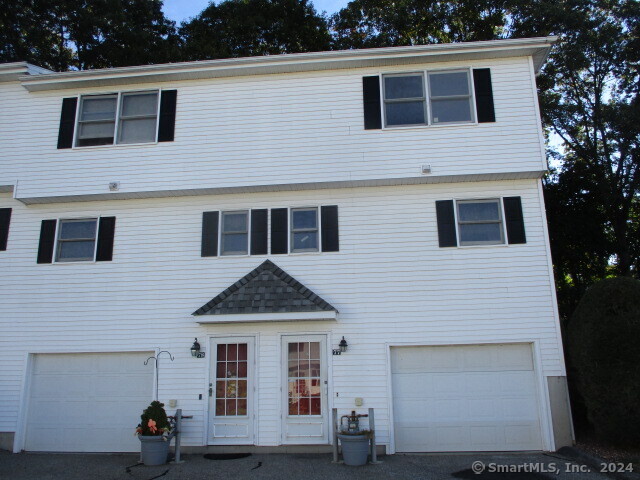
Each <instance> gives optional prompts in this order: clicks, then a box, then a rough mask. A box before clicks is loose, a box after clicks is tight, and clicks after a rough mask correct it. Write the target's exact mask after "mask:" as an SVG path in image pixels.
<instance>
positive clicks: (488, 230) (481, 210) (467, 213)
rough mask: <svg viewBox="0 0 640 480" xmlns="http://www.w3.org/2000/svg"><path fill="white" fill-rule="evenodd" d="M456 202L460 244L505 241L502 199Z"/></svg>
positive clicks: (488, 243)
mask: <svg viewBox="0 0 640 480" xmlns="http://www.w3.org/2000/svg"><path fill="white" fill-rule="evenodd" d="M456 204H457V207H458V231H459V233H460V245H491V244H500V243H504V233H503V230H504V229H503V226H502V208H501V205H500V200H498V199H495V200H493V199H492V200H465V201H458V202H456Z"/></svg>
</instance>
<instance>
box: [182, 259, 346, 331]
mask: <svg viewBox="0 0 640 480" xmlns="http://www.w3.org/2000/svg"><path fill="white" fill-rule="evenodd" d="M337 313H338V311H337V310H336V308H335V307H333V306H332V305H331V304H329V303H328V302H326V301H325V300H323V299H322V298H321V297H319V296H318V295H316V294H315V293H313V292H312V291H311V290H309V289H308V288H307V287H305V286H304V285H303V284H301V283H300V282H298V281H297V280H296V279H295V278H293V277H292V276H291V275H289V274H287V273H286V272H285V271H284V270H282V269H281V268H279V267H278V266H277V265H276V264H275V263H273V262H272V261H270V260H265V261H264V262H263V263H262V264H261V265H259V266H258V267H257V268H255V269H254V270H252V271H251V272H249V273H248V274H246V275H245V276H244V277H242V278H241V279H240V280H238V281H237V282H235V283H234V284H233V285H231V286H230V287H228V288H227V289H226V290H224V291H223V292H221V293H220V294H219V295H217V296H216V297H214V298H213V299H212V300H211V301H210V302H208V303H206V304H205V305H203V306H202V307H200V308H199V309H198V310H196V311H195V312H193V314H192V315H194V316H201V315H217V316H227V315H234V316H239V317H246V318H245V319H244V321H254V322H255V321H263V319H262V318H261V317H262V316H264V317H265V318H264V321H274V320H278V319H279V316H282V317H283V318H282V320H285V321H286V320H292V319H294V317H295V320H305V319H307V320H323V319H327V320H335V319H336V314H337ZM274 314H278V315H274ZM289 317H291V318H289ZM219 321H223V322H224V319H222V318H220V320H219ZM233 321H243V319H242V318H237V320H233ZM203 322H206V323H208V321H203Z"/></svg>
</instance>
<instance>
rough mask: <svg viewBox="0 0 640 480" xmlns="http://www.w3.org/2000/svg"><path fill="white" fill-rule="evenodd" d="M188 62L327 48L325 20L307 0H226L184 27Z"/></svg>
mask: <svg viewBox="0 0 640 480" xmlns="http://www.w3.org/2000/svg"><path fill="white" fill-rule="evenodd" d="M180 34H181V36H182V37H183V39H184V55H185V57H186V59H188V60H202V59H210V58H229V57H244V56H253V55H277V54H281V53H299V52H310V51H321V50H328V49H329V48H330V45H331V36H330V34H329V30H328V26H327V21H326V19H325V18H324V17H322V16H321V15H318V14H317V13H316V11H315V9H314V8H313V5H312V4H311V3H309V1H308V0H225V1H223V2H221V3H219V4H217V5H216V4H214V3H211V4H210V5H209V6H208V7H207V8H206V9H204V10H203V11H202V12H201V13H200V14H199V15H198V16H197V17H195V18H194V19H192V20H191V21H189V22H188V23H185V24H183V25H182V27H181V29H180Z"/></svg>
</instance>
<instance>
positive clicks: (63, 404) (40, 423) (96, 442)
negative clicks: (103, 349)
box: [25, 352, 154, 452]
mask: <svg viewBox="0 0 640 480" xmlns="http://www.w3.org/2000/svg"><path fill="white" fill-rule="evenodd" d="M151 355H153V352H145V353H143V352H140V353H138V352H136V353H79V354H41V355H35V356H34V358H33V361H34V363H33V370H32V377H31V385H30V392H29V406H28V411H27V428H26V438H25V449H26V450H27V451H51V452H135V451H139V450H140V442H139V440H138V439H137V438H136V437H135V436H134V430H135V427H136V425H138V422H139V421H140V414H141V413H142V410H143V409H144V408H146V407H147V406H148V405H149V403H150V402H151V400H153V373H154V372H153V362H149V364H148V365H146V366H145V365H144V361H145V360H146V359H147V358H148V357H149V356H151Z"/></svg>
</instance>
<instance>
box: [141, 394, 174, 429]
mask: <svg viewBox="0 0 640 480" xmlns="http://www.w3.org/2000/svg"><path fill="white" fill-rule="evenodd" d="M170 430H171V425H170V424H169V419H168V418H167V412H165V411H164V403H160V402H158V401H155V400H154V401H153V402H151V405H149V406H148V407H147V408H146V409H145V410H144V411H143V412H142V415H140V424H139V425H138V428H137V429H136V432H137V433H139V434H140V435H162V434H163V433H168V432H169V431H170Z"/></svg>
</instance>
